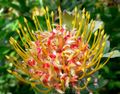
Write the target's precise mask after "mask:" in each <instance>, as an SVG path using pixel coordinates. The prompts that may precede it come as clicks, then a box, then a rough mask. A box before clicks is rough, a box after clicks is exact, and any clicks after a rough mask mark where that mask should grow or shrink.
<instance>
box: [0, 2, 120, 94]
mask: <svg viewBox="0 0 120 94" xmlns="http://www.w3.org/2000/svg"><path fill="white" fill-rule="evenodd" d="M115 1H117V0H113V1H112V0H10V1H9V0H0V94H10V93H11V94H24V93H29V94H34V93H33V91H32V89H31V88H30V87H29V86H27V85H25V84H24V83H22V82H19V81H18V80H16V79H15V78H14V77H13V76H12V75H10V74H8V72H7V69H11V68H13V67H12V64H11V63H8V62H9V61H7V60H6V58H5V55H10V56H13V55H16V53H15V52H14V50H13V48H12V47H11V46H10V45H9V41H8V40H9V38H10V36H14V37H15V38H16V39H19V37H18V35H17V34H16V29H17V28H18V21H20V22H23V17H26V18H27V19H28V20H29V21H30V25H31V26H33V27H34V25H33V24H32V23H33V22H32V21H31V15H32V14H33V12H34V10H35V8H36V7H38V8H40V9H41V7H43V6H46V5H47V6H48V7H49V8H50V10H53V11H55V12H56V11H57V7H58V6H59V5H60V6H61V8H62V10H63V11H71V10H73V8H74V7H75V6H77V7H78V8H79V9H83V8H84V7H85V8H86V10H88V11H90V13H91V18H93V19H96V20H98V21H103V23H104V27H105V32H106V33H107V34H108V35H109V36H110V37H109V38H108V40H109V42H108V43H107V46H108V47H107V48H106V50H107V51H108V50H110V51H111V50H113V49H116V51H115V55H114V56H113V57H114V58H111V60H110V61H109V63H108V64H107V65H106V66H105V67H104V68H103V69H102V70H100V73H101V74H102V75H100V74H98V76H99V77H100V78H102V80H100V83H102V82H104V81H105V82H104V83H103V84H102V85H100V87H102V86H104V87H102V88H97V91H95V92H94V93H95V94H101V93H105V94H110V93H111V92H112V91H114V93H115V94H118V93H119V89H120V85H119V84H120V81H119V79H120V71H119V66H120V58H119V57H120V52H119V51H120V39H119V38H120V26H119V23H120V5H119V4H118V2H115ZM64 9H67V10H64ZM40 11H41V10H40ZM56 14H57V12H56ZM41 15H43V14H41ZM42 19H43V20H42V22H44V18H42ZM23 24H24V23H23ZM107 55H108V54H106V55H105V57H106V56H107ZM103 60H104V58H103ZM90 87H91V88H92V86H91V85H90ZM23 91H24V92H23ZM85 93H86V92H85ZM83 94H84V93H83Z"/></svg>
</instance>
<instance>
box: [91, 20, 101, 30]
mask: <svg viewBox="0 0 120 94" xmlns="http://www.w3.org/2000/svg"><path fill="white" fill-rule="evenodd" d="M100 26H103V22H102V21H95V27H94V30H93V32H95V31H96V30H98V29H99V28H100Z"/></svg>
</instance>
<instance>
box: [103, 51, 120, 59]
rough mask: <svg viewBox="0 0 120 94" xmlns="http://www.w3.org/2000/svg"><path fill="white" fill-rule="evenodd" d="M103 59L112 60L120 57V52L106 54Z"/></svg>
mask: <svg viewBox="0 0 120 94" xmlns="http://www.w3.org/2000/svg"><path fill="white" fill-rule="evenodd" d="M111 54H112V56H111ZM110 56H111V57H110ZM103 57H110V58H116V57H120V51H119V50H114V51H111V52H109V53H106V54H104V55H103Z"/></svg>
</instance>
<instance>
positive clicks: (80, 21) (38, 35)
mask: <svg viewBox="0 0 120 94" xmlns="http://www.w3.org/2000/svg"><path fill="white" fill-rule="evenodd" d="M44 12H45V20H46V25H47V28H48V29H47V30H43V28H42V27H41V25H40V24H39V20H38V19H37V17H36V16H33V21H34V23H35V26H36V32H33V30H31V29H30V27H29V26H28V24H27V23H28V21H27V19H26V18H24V21H25V23H26V24H25V26H22V25H21V24H19V27H20V30H17V32H18V34H19V36H20V38H21V41H22V43H23V45H24V47H23V46H21V45H20V44H19V43H18V42H17V41H16V40H15V39H14V38H12V37H11V38H10V43H11V45H12V46H13V47H14V49H15V50H16V52H17V53H18V54H19V55H20V57H21V58H22V60H21V61H18V60H17V59H16V58H15V57H14V58H13V64H14V66H15V70H13V71H10V70H9V72H11V73H12V74H13V75H15V76H16V77H17V78H18V79H20V80H21V81H23V82H25V83H28V84H30V85H31V86H32V87H34V88H35V89H36V90H38V91H39V92H43V93H47V92H49V91H50V90H51V89H55V90H56V91H57V92H58V93H64V92H65V90H66V89H67V88H70V87H72V88H74V89H75V91H76V92H77V91H81V90H82V89H85V88H86V87H87V84H88V82H89V81H90V78H91V75H92V74H93V73H94V72H96V71H97V70H99V69H100V68H102V67H103V66H104V65H105V64H106V63H107V61H108V60H109V58H108V59H107V60H106V61H105V62H104V63H102V64H101V63H100V61H101V58H102V56H103V51H104V47H105V44H106V40H107V35H106V34H105V33H104V29H103V28H102V26H100V28H99V29H98V30H97V31H95V32H93V30H94V28H95V21H94V20H90V14H89V13H88V12H86V11H85V10H84V9H83V11H82V12H78V11H77V8H75V10H74V15H73V16H74V17H73V20H72V22H71V23H70V24H72V26H71V27H70V28H69V25H68V24H64V23H63V22H64V19H63V16H62V15H63V13H62V11H61V9H60V7H59V8H58V13H59V16H58V18H59V22H58V23H57V22H54V13H53V12H52V13H51V15H49V11H48V8H46V9H45V10H44ZM68 28H69V29H68ZM92 37H93V38H92ZM91 40H92V43H91V44H90V41H91ZM22 75H25V76H22ZM81 83H83V84H82V85H81ZM38 86H41V88H38Z"/></svg>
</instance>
